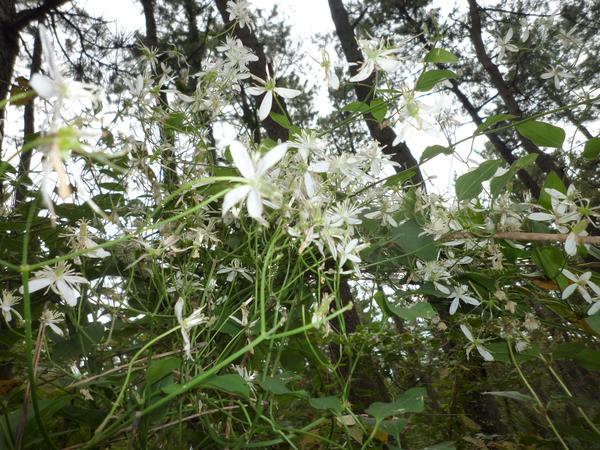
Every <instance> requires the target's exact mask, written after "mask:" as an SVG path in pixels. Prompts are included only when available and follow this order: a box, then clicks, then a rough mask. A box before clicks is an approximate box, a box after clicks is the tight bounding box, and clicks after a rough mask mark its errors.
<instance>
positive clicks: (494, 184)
mask: <svg viewBox="0 0 600 450" xmlns="http://www.w3.org/2000/svg"><path fill="white" fill-rule="evenodd" d="M537 157H538V155H536V154H535V153H530V154H527V155H525V156H522V157H520V158H519V159H517V160H516V161H515V162H513V163H512V165H511V166H510V169H509V170H508V172H506V173H505V174H503V175H500V176H499V177H494V178H492V180H491V181H490V193H491V194H492V197H494V198H495V197H498V195H500V194H502V193H503V192H504V190H505V187H506V185H507V184H508V183H509V182H510V180H512V179H513V178H514V177H515V175H516V173H517V171H518V170H520V169H524V168H525V167H529V166H531V165H532V164H533V163H535V160H536V159H537Z"/></svg>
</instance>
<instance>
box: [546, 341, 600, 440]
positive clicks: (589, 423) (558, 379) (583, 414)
mask: <svg viewBox="0 0 600 450" xmlns="http://www.w3.org/2000/svg"><path fill="white" fill-rule="evenodd" d="M540 358H541V359H542V361H544V364H546V367H547V368H548V370H549V371H550V373H551V374H552V376H553V377H554V378H555V379H556V381H557V382H558V384H559V385H560V387H562V389H563V391H565V393H566V394H567V395H568V396H569V397H570V398H573V394H572V393H571V390H570V389H569V388H568V387H567V385H566V384H565V383H564V382H563V380H562V378H561V377H560V376H559V375H558V373H557V372H556V370H554V367H552V365H551V364H550V361H548V360H547V359H546V358H545V357H544V355H542V354H541V353H540ZM576 408H577V411H579V413H580V414H581V416H582V417H583V419H584V420H585V421H586V422H587V424H588V425H589V426H590V428H591V429H592V430H594V432H595V433H596V434H597V435H599V436H600V429H598V427H597V426H596V424H595V423H594V422H593V421H592V419H590V417H589V416H588V415H587V413H586V412H585V411H584V410H583V408H582V407H581V406H579V405H576Z"/></svg>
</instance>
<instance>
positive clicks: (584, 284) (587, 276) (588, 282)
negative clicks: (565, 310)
mask: <svg viewBox="0 0 600 450" xmlns="http://www.w3.org/2000/svg"><path fill="white" fill-rule="evenodd" d="M562 274H563V275H564V276H565V277H567V278H568V279H569V280H571V281H572V282H573V283H572V284H570V285H568V286H567V287H566V288H565V290H564V291H563V293H562V299H563V300H565V299H567V298H569V297H570V296H571V295H572V294H573V292H575V290H577V291H579V293H580V294H581V296H582V297H583V298H584V299H585V301H587V302H588V303H591V302H592V296H591V295H590V294H589V292H588V291H587V288H590V289H591V290H592V291H594V293H595V294H596V296H600V287H598V285H597V284H596V283H594V282H593V281H592V272H585V273H583V274H581V275H580V276H577V275H575V274H574V273H573V272H571V271H570V270H567V269H563V270H562Z"/></svg>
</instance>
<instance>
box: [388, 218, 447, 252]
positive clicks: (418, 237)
mask: <svg viewBox="0 0 600 450" xmlns="http://www.w3.org/2000/svg"><path fill="white" fill-rule="evenodd" d="M393 240H394V243H395V244H396V245H397V246H398V247H400V249H401V250H402V251H403V252H404V253H405V254H406V255H415V256H417V257H419V258H421V259H423V260H425V261H433V260H435V259H437V247H436V244H435V241H434V240H433V238H432V237H431V236H429V235H427V234H423V228H421V226H420V225H419V223H418V222H417V221H416V220H414V219H410V220H407V221H406V222H404V223H402V224H400V225H398V226H397V227H396V228H395V229H394V231H393Z"/></svg>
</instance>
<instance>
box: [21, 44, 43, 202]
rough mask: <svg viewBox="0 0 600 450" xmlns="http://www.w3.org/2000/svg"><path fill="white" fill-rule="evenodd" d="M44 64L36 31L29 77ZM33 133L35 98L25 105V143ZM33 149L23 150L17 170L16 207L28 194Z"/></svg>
mask: <svg viewBox="0 0 600 450" xmlns="http://www.w3.org/2000/svg"><path fill="white" fill-rule="evenodd" d="M41 66H42V41H41V40H40V35H39V33H36V35H35V39H34V41H33V54H32V57H31V70H30V76H29V78H30V79H31V77H32V76H33V74H34V73H37V72H39V71H40V68H41ZM33 133H35V99H33V98H32V99H30V100H29V101H28V102H27V104H26V105H25V111H24V113H23V143H27V142H28V140H29V139H31V137H32V135H33ZM32 152H33V149H32V148H30V149H28V150H25V151H22V152H21V155H20V158H19V167H18V172H17V188H16V191H15V207H18V206H19V205H20V204H21V203H22V202H23V200H24V199H25V196H26V195H27V186H26V184H25V179H26V178H27V176H28V175H29V168H30V165H31V155H32Z"/></svg>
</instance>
